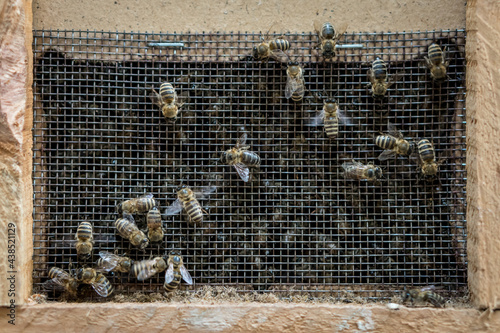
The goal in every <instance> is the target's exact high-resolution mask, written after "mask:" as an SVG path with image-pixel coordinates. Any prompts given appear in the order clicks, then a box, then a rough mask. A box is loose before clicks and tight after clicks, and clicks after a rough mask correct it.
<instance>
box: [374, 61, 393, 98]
mask: <svg viewBox="0 0 500 333" xmlns="http://www.w3.org/2000/svg"><path fill="white" fill-rule="evenodd" d="M399 77H400V74H395V75H394V76H393V77H391V78H389V79H388V78H387V65H386V64H385V61H384V60H382V59H380V58H377V59H376V60H375V61H374V62H373V63H372V68H371V69H369V70H368V78H369V79H370V83H371V89H372V96H373V98H383V97H384V96H385V93H386V92H387V89H389V87H390V86H392V85H393V84H394V82H395V81H397V80H398V79H399Z"/></svg>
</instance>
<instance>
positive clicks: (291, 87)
mask: <svg viewBox="0 0 500 333" xmlns="http://www.w3.org/2000/svg"><path fill="white" fill-rule="evenodd" d="M286 75H287V80H286V87H285V97H286V98H290V97H291V98H292V101H294V102H299V101H301V100H302V98H304V92H305V89H306V88H305V82H304V68H302V66H300V64H299V63H298V62H297V61H290V62H289V63H288V68H287V70H286Z"/></svg>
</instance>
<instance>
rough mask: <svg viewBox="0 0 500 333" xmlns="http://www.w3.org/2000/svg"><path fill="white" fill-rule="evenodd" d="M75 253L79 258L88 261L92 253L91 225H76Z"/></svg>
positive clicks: (83, 223)
mask: <svg viewBox="0 0 500 333" xmlns="http://www.w3.org/2000/svg"><path fill="white" fill-rule="evenodd" d="M75 239H76V243H75V247H76V253H77V254H78V256H79V257H80V258H83V259H88V258H90V255H91V253H92V248H93V245H94V236H93V235H92V224H90V223H89V222H82V223H80V224H79V225H78V228H77V229H76V234H75Z"/></svg>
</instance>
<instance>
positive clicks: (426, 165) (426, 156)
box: [417, 139, 441, 177]
mask: <svg viewBox="0 0 500 333" xmlns="http://www.w3.org/2000/svg"><path fill="white" fill-rule="evenodd" d="M417 146H418V153H419V155H420V161H421V170H422V174H423V175H424V176H431V177H432V176H435V175H436V174H437V172H438V168H439V164H441V162H436V156H435V153H434V147H433V146H432V143H431V142H430V141H429V140H427V139H422V140H420V141H419V142H418V144H417Z"/></svg>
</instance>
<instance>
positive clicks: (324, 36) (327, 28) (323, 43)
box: [314, 21, 347, 58]
mask: <svg viewBox="0 0 500 333" xmlns="http://www.w3.org/2000/svg"><path fill="white" fill-rule="evenodd" d="M314 30H316V33H317V34H318V37H319V41H320V43H319V49H320V50H321V53H322V54H323V57H325V58H333V57H335V55H336V54H335V45H336V44H337V42H338V41H339V39H340V37H342V35H344V34H345V32H346V30H347V24H346V23H345V24H343V25H342V26H341V28H340V29H338V30H337V31H335V28H334V27H333V25H332V24H331V23H329V22H325V23H323V24H321V23H320V22H319V21H315V22H314Z"/></svg>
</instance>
